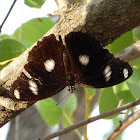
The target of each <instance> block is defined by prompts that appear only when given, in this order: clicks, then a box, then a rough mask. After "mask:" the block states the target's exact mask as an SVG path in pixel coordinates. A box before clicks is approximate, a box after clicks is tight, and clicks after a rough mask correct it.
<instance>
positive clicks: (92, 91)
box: [86, 88, 95, 96]
mask: <svg viewBox="0 0 140 140" xmlns="http://www.w3.org/2000/svg"><path fill="white" fill-rule="evenodd" d="M86 90H87V91H88V94H90V95H91V96H94V95H95V89H93V88H86Z"/></svg>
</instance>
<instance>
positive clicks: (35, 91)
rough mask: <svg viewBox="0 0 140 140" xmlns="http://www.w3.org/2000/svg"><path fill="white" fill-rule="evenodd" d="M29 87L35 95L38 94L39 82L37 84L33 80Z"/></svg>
mask: <svg viewBox="0 0 140 140" xmlns="http://www.w3.org/2000/svg"><path fill="white" fill-rule="evenodd" d="M29 89H30V90H31V91H32V93H33V94H34V95H38V86H37V84H36V83H35V82H34V81H32V80H30V81H29Z"/></svg>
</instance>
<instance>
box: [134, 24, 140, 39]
mask: <svg viewBox="0 0 140 140" xmlns="http://www.w3.org/2000/svg"><path fill="white" fill-rule="evenodd" d="M133 37H134V40H135V41H138V40H140V26H139V27H137V28H135V29H133Z"/></svg>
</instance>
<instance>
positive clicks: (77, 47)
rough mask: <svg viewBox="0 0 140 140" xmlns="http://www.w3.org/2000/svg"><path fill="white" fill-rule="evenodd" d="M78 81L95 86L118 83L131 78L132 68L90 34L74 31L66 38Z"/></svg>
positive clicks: (100, 86) (88, 85) (84, 84)
mask: <svg viewBox="0 0 140 140" xmlns="http://www.w3.org/2000/svg"><path fill="white" fill-rule="evenodd" d="M65 42H66V49H67V52H68V54H69V57H70V60H71V65H72V70H73V74H74V75H76V76H75V77H76V78H75V80H76V83H78V84H80V85H83V86H86V87H95V88H104V87H109V86H113V85H116V84H118V83H121V82H123V81H124V80H126V79H127V78H129V77H130V76H131V74H132V68H131V66H130V65H129V64H128V63H127V62H124V61H122V60H120V59H118V58H114V56H113V54H111V53H110V52H109V51H108V50H107V49H104V48H102V46H101V45H100V43H99V42H98V41H97V40H96V39H95V38H93V37H90V36H89V35H88V34H85V33H81V32H72V33H70V34H69V35H68V36H66V38H65Z"/></svg>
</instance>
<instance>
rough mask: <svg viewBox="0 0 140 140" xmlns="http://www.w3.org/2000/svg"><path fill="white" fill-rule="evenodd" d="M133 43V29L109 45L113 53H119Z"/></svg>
mask: <svg viewBox="0 0 140 140" xmlns="http://www.w3.org/2000/svg"><path fill="white" fill-rule="evenodd" d="M132 43H133V35H132V31H129V32H127V33H125V34H123V35H122V36H121V37H119V38H118V39H117V40H115V41H114V42H113V43H112V44H109V45H108V46H107V49H109V50H110V51H111V52H112V53H114V54H115V53H118V52H120V51H122V50H123V49H125V48H127V47H128V46H130V45H131V44H132Z"/></svg>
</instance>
